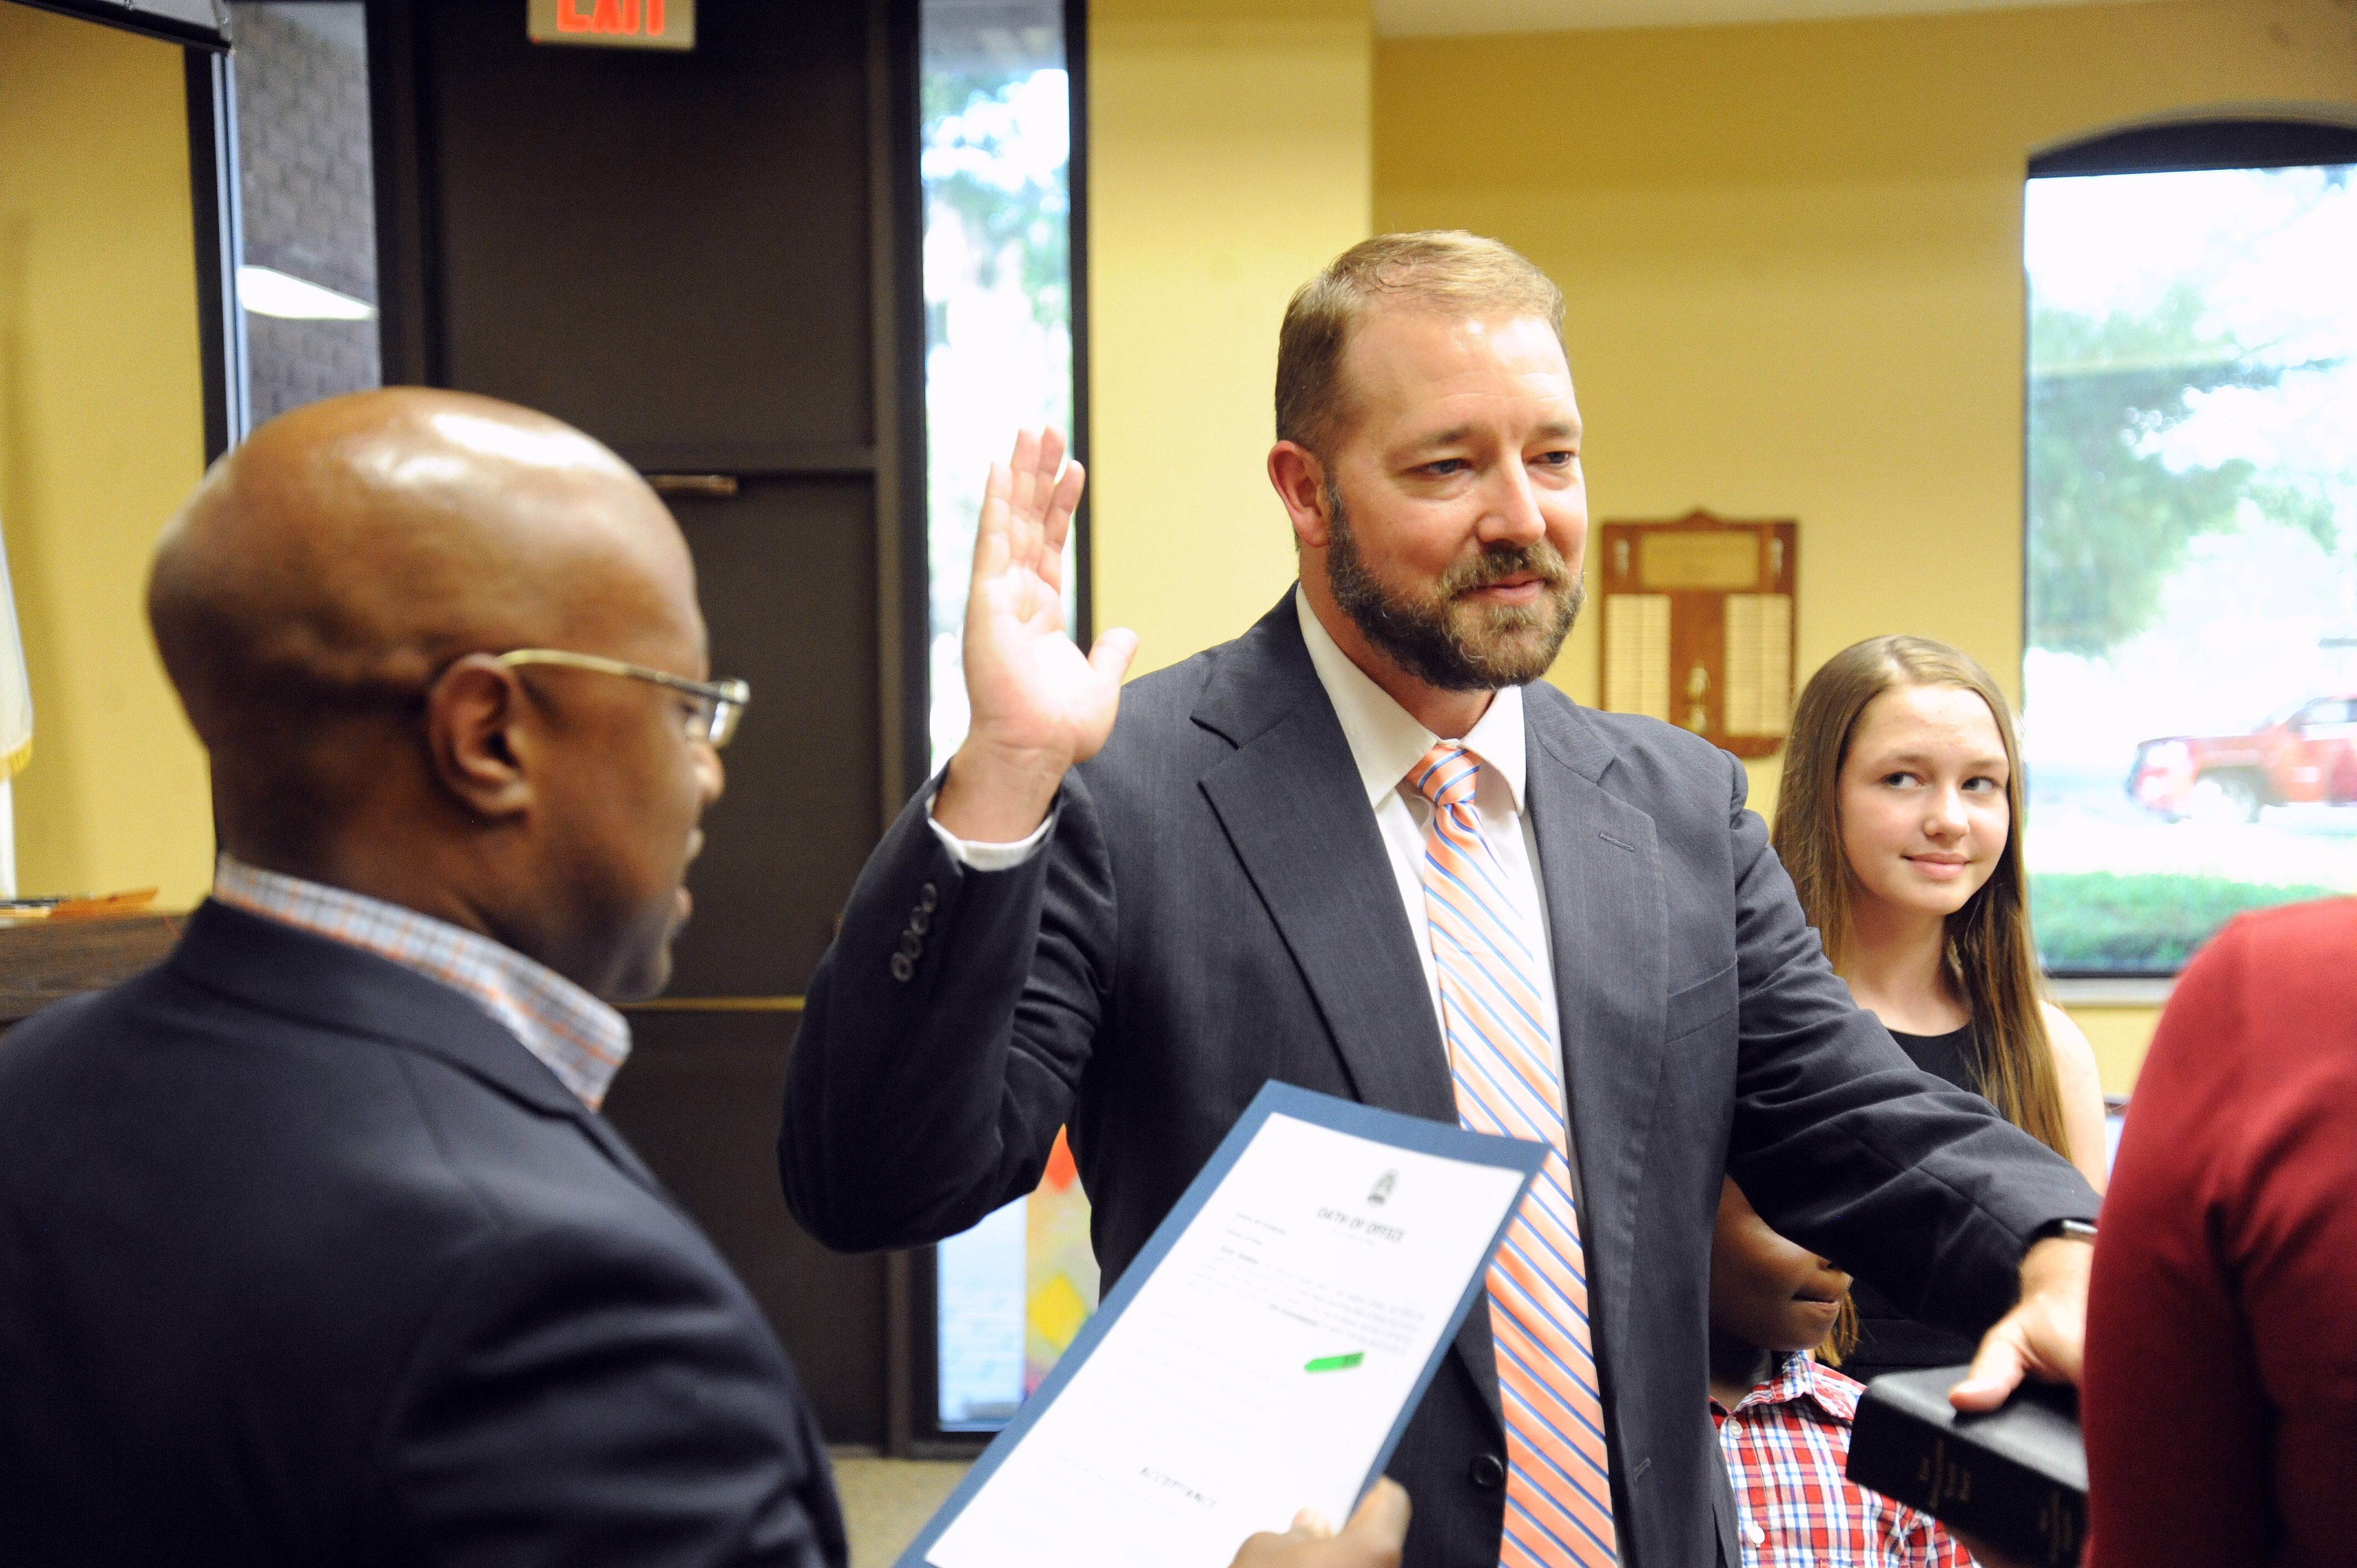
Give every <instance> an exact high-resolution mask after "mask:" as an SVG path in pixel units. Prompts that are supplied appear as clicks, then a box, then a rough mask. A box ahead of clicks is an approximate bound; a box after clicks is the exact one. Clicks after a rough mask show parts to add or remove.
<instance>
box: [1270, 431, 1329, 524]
mask: <svg viewBox="0 0 2357 1568" xmlns="http://www.w3.org/2000/svg"><path fill="white" fill-rule="evenodd" d="M1268 482H1269V483H1270V484H1272V485H1274V486H1275V487H1276V499H1279V500H1281V501H1283V502H1284V503H1285V512H1286V516H1287V517H1289V518H1291V519H1292V520H1293V536H1294V537H1295V538H1296V539H1297V540H1299V541H1300V542H1301V546H1302V548H1303V549H1305V550H1323V549H1325V548H1326V542H1327V540H1328V539H1329V537H1330V536H1331V534H1332V532H1333V522H1334V520H1333V519H1332V518H1331V517H1330V516H1329V515H1328V514H1327V510H1326V465H1325V464H1324V463H1322V462H1320V461H1318V454H1317V453H1315V452H1312V451H1311V450H1310V449H1309V448H1308V447H1307V446H1303V445H1301V443H1300V442H1298V441H1280V442H1278V443H1277V444H1276V445H1275V446H1272V447H1270V448H1269V449H1268Z"/></svg>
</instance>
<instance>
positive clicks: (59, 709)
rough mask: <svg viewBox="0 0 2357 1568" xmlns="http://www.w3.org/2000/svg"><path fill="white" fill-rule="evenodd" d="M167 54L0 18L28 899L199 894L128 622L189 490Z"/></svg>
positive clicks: (160, 681) (139, 625) (180, 782)
mask: <svg viewBox="0 0 2357 1568" xmlns="http://www.w3.org/2000/svg"><path fill="white" fill-rule="evenodd" d="M180 71H181V67H180V51H179V50H178V48H173V47H171V46H170V45H167V44H162V43H156V42H154V41H152V40H149V39H145V38H134V37H132V36H131V35H129V34H127V33H123V32H118V31H115V30H113V29H112V28H107V27H98V26H96V25H94V24H91V23H88V22H79V21H72V20H69V19H68V18H66V17H62V16H53V15H50V14H48V13H47V12H41V11H33V10H28V9H27V8H25V7H23V6H20V5H6V4H0V529H5V538H6V541H7V548H8V556H9V564H10V565H11V567H12V568H13V571H14V575H15V578H16V609H17V614H18V616H19V618H20V619H21V622H22V626H23V630H24V636H25V654H26V658H27V661H28V663H29V664H30V666H31V669H32V679H33V703H34V726H35V727H34V746H33V761H32V765H31V767H30V768H27V770H26V771H25V772H24V773H23V774H21V775H19V776H18V777H17V779H16V847H17V862H18V885H19V886H20V887H21V888H22V890H23V891H25V892H27V893H28V894H29V893H43V892H52V893H53V892H70V891H84V890H103V889H110V888H120V887H131V886H149V885H153V884H160V885H161V886H162V887H163V890H164V894H163V896H164V898H165V900H166V901H167V903H169V904H173V905H177V906H179V907H183V908H185V907H187V906H188V905H189V904H190V903H193V902H194V901H195V900H196V899H197V898H198V897H200V896H201V894H202V892H203V889H204V887H205V885H206V883H207V881H208V880H209V878H210V869H211V854H212V822H211V812H212V808H211V803H210V793H209V791H208V789H207V785H206V778H205V767H204V757H203V754H202V753H201V752H200V751H199V749H198V746H197V743H196V737H195V736H193V735H192V734H191V733H190V732H189V730H188V724H187V721H186V720H185V719H184V718H183V717H182V715H181V714H180V709H179V704H178V701H177V700H176V699H175V698H174V697H173V695H172V693H171V689H170V688H169V686H167V684H166V682H165V680H164V672H163V669H162V667H161V666H160V665H159V664H158V663H157V662H156V655H155V650H154V648H153V646H152V645H151V644H150V642H149V640H148V636H147V623H146V618H145V613H144V611H143V608H142V596H143V593H144V591H145V578H146V566H147V554H148V551H149V548H150V547H151V545H152V544H153V542H154V541H155V538H156V532H157V530H159V529H160V528H161V527H162V526H163V523H164V520H165V519H166V518H167V517H168V516H169V515H170V514H171V512H172V510H173V509H174V508H175V507H176V506H178V504H179V501H180V499H181V497H182V496H184V495H185V494H186V493H187V492H188V488H189V487H190V486H191V485H193V484H195V483H196V480H197V478H198V476H199V473H201V472H202V470H203V466H204V411H203V407H202V403H201V401H200V388H201V386H202V373H201V371H200V369H199V359H198V345H197V301H196V275H195V265H196V263H195V253H196V245H195V239H194V234H193V230H192V227H191V218H190V212H189V204H188V129H187V117H186V116H187V109H186V105H185V99H184V93H183V90H182V85H181V78H180Z"/></svg>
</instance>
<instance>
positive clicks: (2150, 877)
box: [2022, 123, 2357, 975]
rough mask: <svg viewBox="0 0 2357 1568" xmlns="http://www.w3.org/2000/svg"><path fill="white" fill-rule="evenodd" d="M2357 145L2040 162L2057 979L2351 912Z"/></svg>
mask: <svg viewBox="0 0 2357 1568" xmlns="http://www.w3.org/2000/svg"><path fill="white" fill-rule="evenodd" d="M2352 174H2357V131H2344V130H2339V129H2336V128H2333V127H2329V126H2311V125H2297V124H2252V123H2244V124H2234V125H2211V126H2171V127H2166V128H2162V129H2160V130H2158V131H2147V132H2137V133H2131V134H2123V135H2120V136H2116V137H2113V138H2108V139H2106V140H2104V141H2103V142H2098V143H2094V144H2089V145H2083V146H2081V147H2078V148H2073V149H2069V150H2066V151H2065V152H2064V153H2062V154H2059V155H2056V156H2053V157H2051V158H2049V159H2045V160H2041V162H2040V165H2038V166H2033V167H2032V170H2031V176H2032V177H2031V178H2030V179H2029V184H2028V188H2027V192H2026V199H2025V211H2024V225H2023V234H2024V249H2025V261H2026V269H2027V273H2028V281H2029V365H2028V372H2029V385H2028V413H2029V419H2028V432H2027V435H2028V454H2027V463H2026V480H2027V488H2028V497H2027V507H2026V511H2027V518H2028V541H2027V551H2026V574H2025V575H2026V579H2027V581H2026V590H2027V601H2028V602H2027V625H2026V628H2025V632H2026V635H2025V637H2024V639H2023V640H2024V653H2023V668H2022V691H2023V697H2024V725H2023V731H2024V751H2025V760H2026V762H2027V765H2028V772H2029V781H2030V789H2031V797H2030V813H2029V823H2030V827H2029V843H2028V853H2029V871H2030V886H2031V906H2032V913H2033V916H2034V918H2035V921H2036V927H2037V932H2038V939H2039V947H2040V957H2041V959H2042V960H2043V961H2044V963H2045V964H2046V967H2047V968H2048V970H2049V971H2050V972H2052V973H2055V974H2059V975H2168V974H2173V973H2175V972H2177V970H2179V968H2180V967H2182V966H2183V964H2184V962H2185V961H2186V960H2187V958H2188V957H2189V956H2190V953H2191V952H2192V951H2193V950H2194V949H2195V948H2197V947H2199V946H2200V944H2201V942H2202V941H2204V940H2207V939H2208V938H2209V937H2210V936H2211V935H2212V933H2213V932H2215V931H2216V929H2218V928H2219V927H2220V926H2221V925H2222V924H2223V923H2224V922H2225V921H2226V920H2227V919H2229V918H2232V917H2233V915H2234V914H2236V913H2238V912H2240V911H2242V910H2244V909H2247V908H2259V907H2263V906H2266V905H2271V904H2278V903H2285V902H2289V901H2293V900H2297V899H2302V898H2310V897H2322V896H2325V895H2327V894H2331V893H2351V892H2357V731H2352V725H2351V718H2350V716H2351V714H2352V700H2357V291H2352V288H2351V286H2350V280H2351V279H2352V277H2357V189H2352Z"/></svg>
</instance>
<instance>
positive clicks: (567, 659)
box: [499, 648, 753, 750]
mask: <svg viewBox="0 0 2357 1568" xmlns="http://www.w3.org/2000/svg"><path fill="white" fill-rule="evenodd" d="M499 661H500V663H502V664H504V665H506V666H508V667H509V668H510V669H513V668H515V667H516V666H517V665H519V664H555V665H561V666H563V667H564V668H565V669H567V670H595V671H597V672H598V673H599V674H601V675H620V676H624V677H626V678H628V679H630V680H632V681H647V682H652V683H653V684H655V685H658V686H665V687H668V688H670V689H671V690H672V691H674V692H680V693H685V694H686V695H688V696H690V697H693V698H694V699H695V703H694V707H692V708H691V709H689V711H688V714H687V738H688V739H690V740H699V741H702V742H704V743H705V745H707V746H711V747H713V748H714V749H715V750H717V749H718V748H719V747H721V746H726V745H727V744H728V737H729V736H733V735H735V734H736V733H737V720H738V719H740V718H743V717H744V716H745V704H746V703H749V702H751V701H752V700H753V688H752V687H750V686H748V685H747V684H745V682H742V681H691V680H689V679H688V678H687V677H686V676H684V675H673V674H671V673H669V672H667V671H662V670H650V669H648V668H647V667H646V666H645V665H643V664H629V663H625V662H624V661H623V660H619V659H606V658H602V657H600V656H599V655H597V654H595V653H566V652H565V651H563V650H560V649H554V648H519V649H517V650H515V651H514V652H512V653H502V654H500V656H499Z"/></svg>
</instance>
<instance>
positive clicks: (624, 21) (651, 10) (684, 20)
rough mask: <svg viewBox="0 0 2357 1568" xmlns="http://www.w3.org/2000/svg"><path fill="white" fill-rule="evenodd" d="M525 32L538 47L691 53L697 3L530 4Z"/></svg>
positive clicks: (573, 0)
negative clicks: (540, 45)
mask: <svg viewBox="0 0 2357 1568" xmlns="http://www.w3.org/2000/svg"><path fill="white" fill-rule="evenodd" d="M524 32H525V34H526V35H527V36H528V37H529V38H531V39H532V41H533V43H536V44H591V45H595V46H598V47H601V48H618V49H692V48H694V47H695V0H530V5H529V6H528V8H527V9H526V11H525V13H524Z"/></svg>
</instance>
